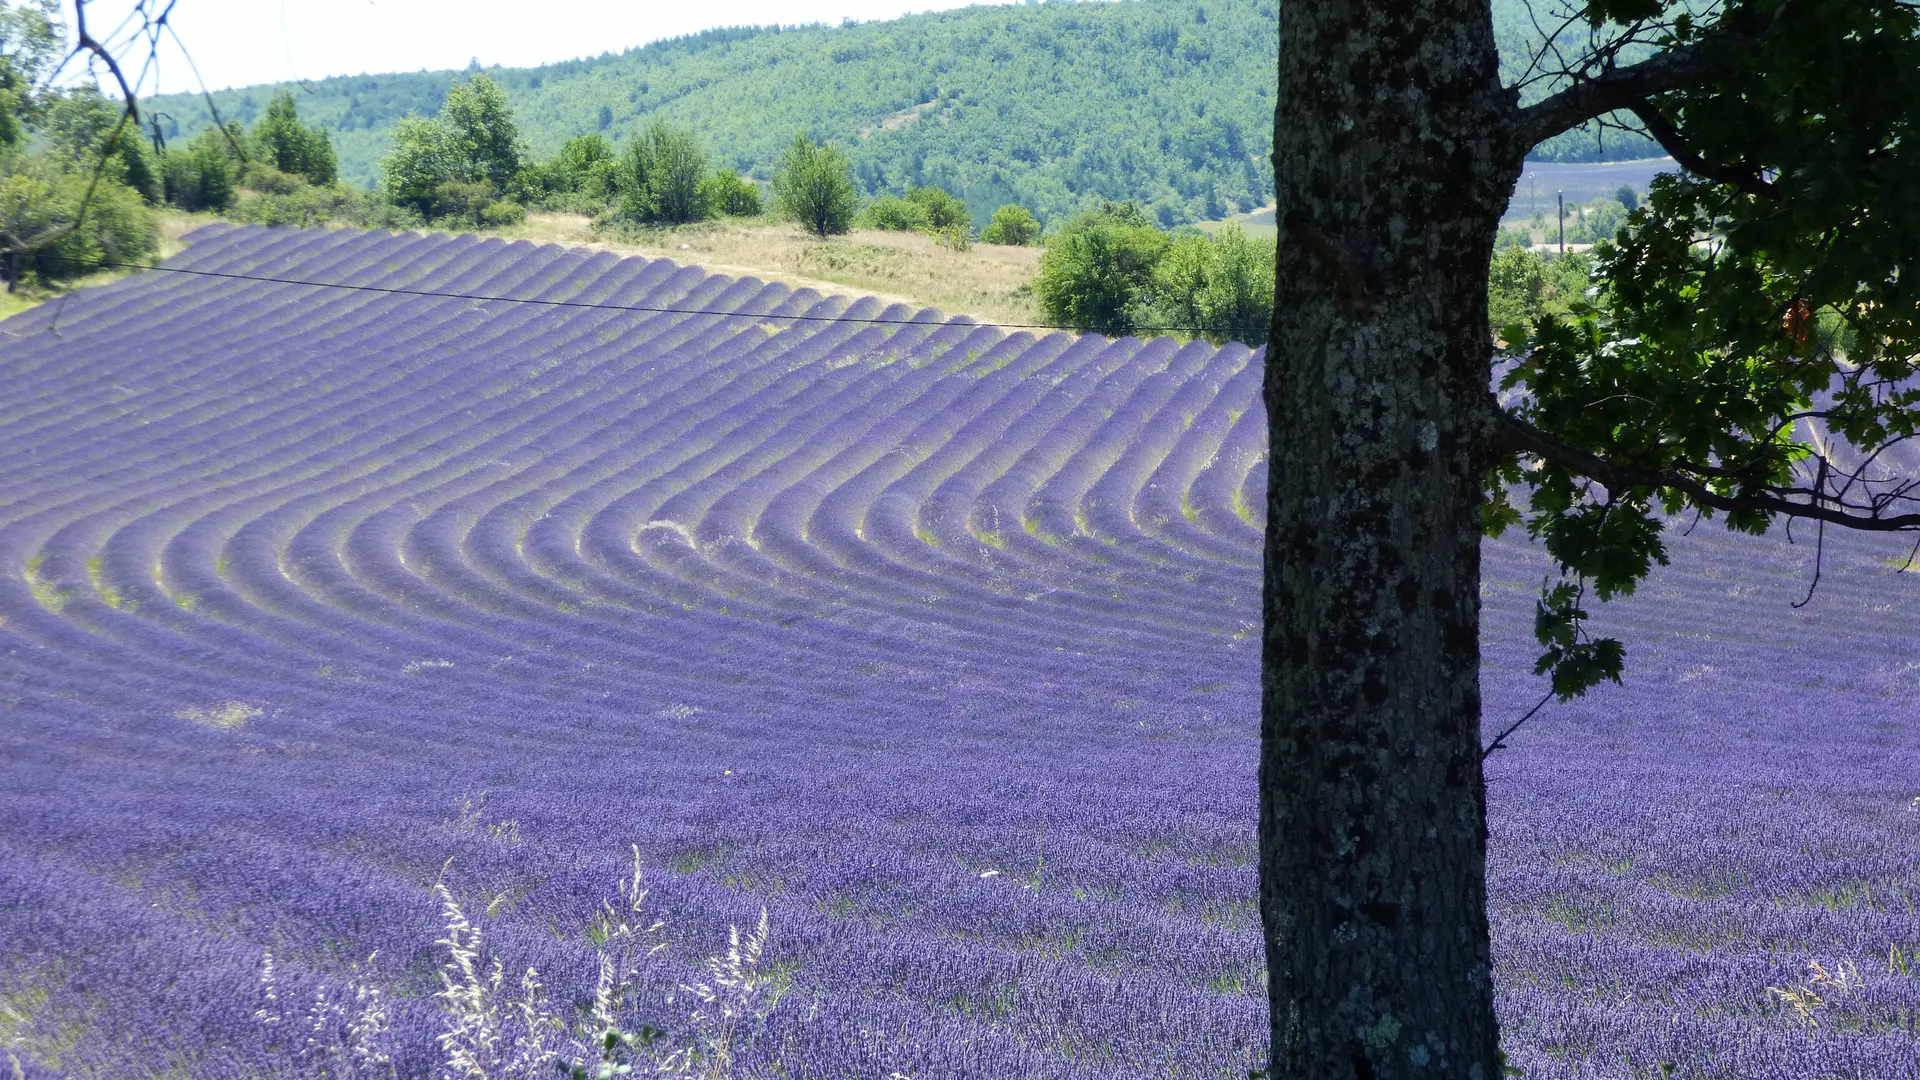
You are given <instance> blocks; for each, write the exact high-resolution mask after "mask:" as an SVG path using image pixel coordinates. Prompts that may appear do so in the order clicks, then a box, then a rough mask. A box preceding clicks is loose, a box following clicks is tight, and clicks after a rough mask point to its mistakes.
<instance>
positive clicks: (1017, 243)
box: [980, 203, 1040, 247]
mask: <svg viewBox="0 0 1920 1080" xmlns="http://www.w3.org/2000/svg"><path fill="white" fill-rule="evenodd" d="M1038 239H1040V223H1039V222H1038V221H1035V220H1034V219H1033V215H1032V214H1030V213H1028V212H1027V208H1026V207H1024V206H1019V205H1016V204H1014V203H1008V204H1007V205H1005V206H1002V207H1001V208H1000V209H998V210H995V211H994V212H993V218H992V220H990V221H988V222H987V227H986V228H984V229H982V230H980V242H981V243H983V244H1006V245H1008V246H1011V247H1026V246H1027V245H1029V244H1031V243H1033V242H1034V241H1035V240H1038Z"/></svg>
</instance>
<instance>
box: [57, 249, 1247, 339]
mask: <svg viewBox="0 0 1920 1080" xmlns="http://www.w3.org/2000/svg"><path fill="white" fill-rule="evenodd" d="M34 257H35V258H40V259H50V260H53V261H57V262H61V263H65V264H66V265H68V266H72V267H81V268H87V269H93V270H153V271H157V272H159V273H163V274H187V275H191V276H193V277H205V278H219V279H223V280H227V281H257V282H263V283H267V284H272V285H304V286H307V287H309V288H315V289H342V290H346V291H349V292H372V293H384V294H387V295H389V296H426V297H435V298H439V299H443V300H476V301H487V302H496V301H497V302H500V303H507V304H538V305H541V306H543V307H555V308H581V309H586V310H593V311H631V312H639V313H642V314H655V315H724V316H730V317H733V318H739V319H752V320H754V321H756V322H758V321H764V320H768V319H787V320H790V321H793V322H822V323H836V322H837V323H865V324H870V325H877V326H936V325H939V324H937V323H931V322H927V321H926V320H923V319H883V318H856V317H852V316H844V315H772V314H767V315H756V314H753V313H751V312H746V311H713V310H710V309H707V308H679V307H655V306H652V305H647V304H605V303H596V302H593V301H587V300H543V299H540V298H538V297H531V296H493V295H489V294H486V293H456V292H439V291H436V290H433V289H409V288H406V287H404V286H397V285H356V284H353V283H350V282H340V281H311V280H307V279H304V278H283V277H271V276H268V275H264V274H238V273H233V272H230V271H225V270H194V269H189V268H187V267H184V266H161V265H158V264H154V263H133V262H118V261H115V260H111V259H109V260H102V261H94V260H87V259H69V258H65V257H64V256H60V255H52V254H46V255H38V256H34ZM978 325H981V326H997V327H1000V328H1002V329H1006V330H1066V331H1070V332H1074V333H1094V332H1096V331H1093V330H1091V329H1090V328H1088V327H1084V326H1061V325H1059V324H1057V323H1009V322H992V323H979V324H978ZM1255 329H1258V330H1265V329H1267V328H1266V327H1265V326H1260V327H1253V326H1238V327H1216V326H1136V327H1133V328H1132V330H1131V331H1129V332H1130V333H1131V332H1133V331H1149V332H1152V331H1162V332H1171V333H1183V334H1206V333H1216V334H1217V333H1221V332H1223V331H1231V332H1239V331H1249V330H1255Z"/></svg>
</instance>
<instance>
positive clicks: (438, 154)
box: [380, 116, 456, 218]
mask: <svg viewBox="0 0 1920 1080" xmlns="http://www.w3.org/2000/svg"><path fill="white" fill-rule="evenodd" d="M455 170H456V163H455V160H454V152H453V148H452V146H451V142H450V140H449V139H448V138H447V133H446V128H445V127H444V126H442V125H441V124H440V123H439V122H438V121H435V120H428V119H425V118H422V117H418V116H409V117H406V118H404V119H402V120H401V121H400V123H399V124H398V125H397V126H396V127H395V128H394V130H393V149H392V151H391V152H389V153H388V154H387V156H386V157H385V158H383V159H382V160H381V162H380V174H381V175H380V194H381V196H382V197H384V198H385V199H386V200H387V201H388V202H390V203H393V204H394V205H395V206H400V207H404V208H406V209H409V210H411V211H413V212H415V213H417V214H419V215H420V216H421V217H422V218H431V217H433V216H434V213H435V211H436V209H437V204H436V202H435V192H436V190H437V189H438V188H439V187H440V185H441V184H443V183H446V182H448V180H449V178H451V177H452V176H453V175H454V173H455Z"/></svg>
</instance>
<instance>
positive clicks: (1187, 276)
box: [1143, 225, 1274, 345]
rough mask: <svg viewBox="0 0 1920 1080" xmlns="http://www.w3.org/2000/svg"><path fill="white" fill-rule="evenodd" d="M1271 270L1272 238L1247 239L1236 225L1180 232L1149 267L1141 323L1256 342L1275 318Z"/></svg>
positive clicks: (1262, 338)
mask: <svg viewBox="0 0 1920 1080" xmlns="http://www.w3.org/2000/svg"><path fill="white" fill-rule="evenodd" d="M1273 275H1274V245H1273V242H1272V241H1266V242H1258V241H1255V240H1252V239H1249V238H1248V236H1247V234H1246V232H1245V231H1243V230H1242V229H1241V228H1240V227H1239V226H1238V225H1227V226H1225V227H1223V228H1221V229H1220V231H1219V232H1217V233H1215V234H1213V235H1212V236H1204V235H1201V236H1182V237H1179V238H1177V239H1175V240H1174V241H1173V244H1172V246H1171V247H1169V248H1168V249H1167V252H1166V254H1165V255H1163V256H1162V257H1161V258H1160V261H1159V263H1158V264H1157V265H1155V267H1154V269H1153V281H1152V286H1151V290H1150V299H1149V301H1148V312H1147V315H1146V318H1145V320H1144V322H1143V328H1154V327H1166V328H1170V329H1174V330H1176V331H1177V332H1181V333H1188V334H1193V335H1194V336H1196V337H1204V338H1207V339H1208V340H1210V341H1215V342H1221V341H1244V342H1246V343H1248V344H1250V345H1258V344H1260V343H1262V342H1264V341H1266V340H1267V333H1268V330H1269V324H1270V323H1272V321H1273V284H1274V276H1273Z"/></svg>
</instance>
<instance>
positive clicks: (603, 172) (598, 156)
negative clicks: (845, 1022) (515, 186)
mask: <svg viewBox="0 0 1920 1080" xmlns="http://www.w3.org/2000/svg"><path fill="white" fill-rule="evenodd" d="M619 168H620V165H619V160H618V159H617V158H616V157H615V155H614V152H613V144H612V143H610V142H608V141H607V137H606V136H605V135H602V134H600V133H599V132H597V131H596V132H593V133H592V134H588V135H576V136H574V137H573V138H571V139H568V140H567V141H566V143H565V144H563V145H562V146H561V147H560V152H559V153H557V154H555V155H553V156H552V157H550V158H548V159H547V160H545V161H542V162H539V163H538V164H535V165H532V166H529V167H528V168H527V170H526V171H525V172H523V173H522V174H521V177H520V184H521V187H522V188H523V189H525V190H526V192H527V194H528V195H529V196H530V197H531V198H533V199H535V200H537V201H539V202H541V203H542V204H543V205H547V206H550V207H552V208H554V209H588V208H598V207H603V206H605V205H606V204H607V203H608V202H609V201H611V200H612V199H613V198H614V196H615V195H616V194H617V193H618V190H619V189H618V178H617V175H618V173H619Z"/></svg>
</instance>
